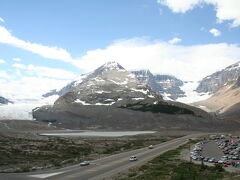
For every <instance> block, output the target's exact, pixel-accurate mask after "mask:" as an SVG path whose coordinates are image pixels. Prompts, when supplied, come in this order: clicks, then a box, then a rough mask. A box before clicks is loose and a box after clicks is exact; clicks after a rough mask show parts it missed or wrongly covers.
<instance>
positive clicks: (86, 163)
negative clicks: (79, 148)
mask: <svg viewBox="0 0 240 180" xmlns="http://www.w3.org/2000/svg"><path fill="white" fill-rule="evenodd" d="M89 164H90V162H89V161H83V162H81V163H80V166H88V165H89Z"/></svg>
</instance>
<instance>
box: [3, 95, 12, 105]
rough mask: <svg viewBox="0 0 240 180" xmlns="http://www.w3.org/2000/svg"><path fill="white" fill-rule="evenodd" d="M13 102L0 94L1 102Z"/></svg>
mask: <svg viewBox="0 0 240 180" xmlns="http://www.w3.org/2000/svg"><path fill="white" fill-rule="evenodd" d="M9 103H10V104H13V102H12V101H10V100H8V99H7V98H4V97H2V96H0V104H9Z"/></svg>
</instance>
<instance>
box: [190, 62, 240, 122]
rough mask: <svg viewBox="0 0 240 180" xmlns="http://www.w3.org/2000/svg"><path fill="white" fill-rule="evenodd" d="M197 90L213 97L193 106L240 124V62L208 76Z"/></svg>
mask: <svg viewBox="0 0 240 180" xmlns="http://www.w3.org/2000/svg"><path fill="white" fill-rule="evenodd" d="M197 90H198V91H200V92H209V93H212V96H211V97H210V98H208V99H206V100H204V101H200V102H196V103H194V104H193V105H195V106H196V107H200V108H202V109H204V110H206V111H209V112H214V113H216V114H217V115H218V117H219V118H221V119H225V120H233V121H238V122H240V117H239V109H240V62H237V63H235V64H233V65H231V66H228V67H227V68H225V69H223V70H222V71H218V72H216V73H214V74H212V75H210V76H207V77H206V78H204V79H203V80H202V81H201V83H200V85H199V86H198V88H197Z"/></svg>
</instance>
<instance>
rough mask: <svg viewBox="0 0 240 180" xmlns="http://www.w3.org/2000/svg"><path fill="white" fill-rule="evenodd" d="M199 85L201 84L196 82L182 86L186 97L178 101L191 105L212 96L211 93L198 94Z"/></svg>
mask: <svg viewBox="0 0 240 180" xmlns="http://www.w3.org/2000/svg"><path fill="white" fill-rule="evenodd" d="M198 85H199V82H196V81H189V82H185V83H184V85H183V86H181V90H182V91H184V92H185V94H186V96H185V97H180V98H178V99H177V100H176V101H179V102H182V103H187V104H189V103H193V102H197V101H202V100H205V99H207V98H209V97H211V96H212V94H209V93H198V92H197V91H196V88H197V86H198Z"/></svg>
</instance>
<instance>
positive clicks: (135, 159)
mask: <svg viewBox="0 0 240 180" xmlns="http://www.w3.org/2000/svg"><path fill="white" fill-rule="evenodd" d="M129 161H137V157H136V156H131V157H130V158H129Z"/></svg>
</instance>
